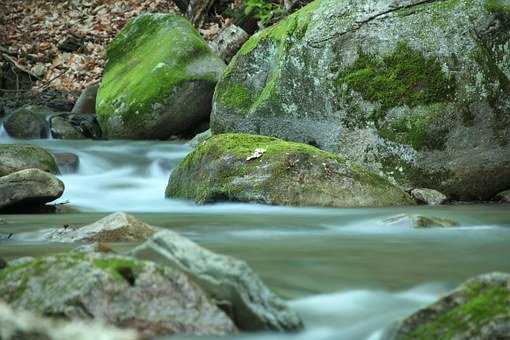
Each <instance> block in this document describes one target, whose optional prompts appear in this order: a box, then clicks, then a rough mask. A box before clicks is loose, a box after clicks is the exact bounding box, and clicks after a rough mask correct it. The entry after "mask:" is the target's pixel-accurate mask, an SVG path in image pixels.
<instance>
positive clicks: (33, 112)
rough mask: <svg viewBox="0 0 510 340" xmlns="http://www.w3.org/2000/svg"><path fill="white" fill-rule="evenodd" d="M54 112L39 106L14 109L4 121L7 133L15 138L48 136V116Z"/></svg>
mask: <svg viewBox="0 0 510 340" xmlns="http://www.w3.org/2000/svg"><path fill="white" fill-rule="evenodd" d="M51 113H52V112H51V111H49V110H47V109H45V108H43V107H39V106H24V107H22V108H20V109H18V110H16V111H14V112H13V113H12V114H11V115H10V116H9V117H7V119H6V120H5V121H4V128H5V131H6V132H7V134H9V136H11V137H13V138H20V139H38V138H47V137H48V131H49V125H48V122H47V121H46V116H48V115H50V114H51Z"/></svg>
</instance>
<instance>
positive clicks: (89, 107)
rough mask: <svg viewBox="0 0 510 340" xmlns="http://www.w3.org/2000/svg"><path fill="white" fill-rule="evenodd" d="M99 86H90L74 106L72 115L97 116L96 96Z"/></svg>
mask: <svg viewBox="0 0 510 340" xmlns="http://www.w3.org/2000/svg"><path fill="white" fill-rule="evenodd" d="M98 88H99V84H94V85H90V86H88V87H87V88H86V89H85V90H84V91H83V92H82V93H81V95H80V97H79V98H78V100H77V101H76V104H74V107H73V110H72V111H71V112H72V113H79V114H95V113H96V96H97V90H98Z"/></svg>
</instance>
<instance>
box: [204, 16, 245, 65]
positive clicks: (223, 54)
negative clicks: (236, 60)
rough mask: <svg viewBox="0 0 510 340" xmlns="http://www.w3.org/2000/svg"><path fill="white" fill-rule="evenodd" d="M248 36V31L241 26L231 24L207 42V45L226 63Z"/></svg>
mask: <svg viewBox="0 0 510 340" xmlns="http://www.w3.org/2000/svg"><path fill="white" fill-rule="evenodd" d="M249 37H250V36H249V35H248V33H246V32H245V31H244V30H243V29H242V28H241V27H238V26H236V25H231V26H228V27H226V28H224V29H222V30H221V31H220V32H219V33H218V35H217V36H216V37H215V38H214V39H213V40H212V41H211V42H209V46H210V47H211V49H212V50H213V51H214V52H215V53H216V54H217V55H218V56H219V57H220V58H221V59H223V60H224V61H225V62H227V63H228V62H230V60H231V59H232V57H233V56H234V55H235V54H236V53H237V51H238V50H239V49H240V48H241V46H242V45H243V44H244V43H245V42H246V40H248V38H249Z"/></svg>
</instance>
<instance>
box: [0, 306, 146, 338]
mask: <svg viewBox="0 0 510 340" xmlns="http://www.w3.org/2000/svg"><path fill="white" fill-rule="evenodd" d="M0 339H2V340H20V339H24V340H56V339H73V340H89V339H101V340H137V339H139V337H138V336H137V334H136V332H134V331H131V330H120V329H117V328H114V327H109V326H105V325H103V324H100V323H96V322H94V323H90V322H89V323H85V322H80V321H71V322H70V321H63V320H60V321H58V320H51V319H49V318H43V317H40V316H36V315H34V314H33V313H30V312H27V311H19V310H16V311H15V310H13V309H12V308H11V307H9V306H8V305H6V304H5V303H3V302H1V301H0Z"/></svg>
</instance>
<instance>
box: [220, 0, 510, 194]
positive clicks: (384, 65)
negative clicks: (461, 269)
mask: <svg viewBox="0 0 510 340" xmlns="http://www.w3.org/2000/svg"><path fill="white" fill-rule="evenodd" d="M508 7H509V6H508V1H504V0H432V1H411V0H405V1H398V2H397V3H395V2H391V1H384V0H376V1H367V0H363V1H343V0H315V1H314V2H312V3H310V4H308V5H307V6H305V7H303V8H302V9H301V10H299V11H297V12H295V13H294V14H292V15H290V16H289V17H287V18H286V19H284V20H283V21H281V22H280V23H279V24H277V25H275V26H272V27H269V28H267V29H265V30H263V31H261V32H259V33H257V34H255V35H254V36H252V37H251V38H250V39H249V40H248V41H247V42H246V43H245V44H244V45H243V47H242V48H241V49H240V51H239V52H238V53H237V55H236V56H235V57H234V59H233V60H232V62H231V63H230V64H229V65H228V67H227V69H226V70H225V73H224V74H223V76H222V79H221V80H220V81H219V82H218V85H217V89H216V92H215V96H214V102H213V112H212V115H211V129H212V132H213V134H219V133H225V132H245V133H256V134H262V135H268V136H274V137H279V138H283V139H286V140H291V141H296V142H302V143H308V144H312V145H315V146H318V147H319V148H321V149H323V150H326V151H330V152H334V153H338V154H341V155H343V156H345V157H347V158H348V159H350V160H353V161H357V162H360V163H362V164H365V165H366V166H367V167H369V168H370V169H371V170H373V171H376V172H377V173H381V174H384V175H385V176H386V177H387V178H389V179H390V180H392V181H393V182H394V183H397V184H399V185H400V186H401V187H403V188H404V189H406V190H410V189H413V188H430V189H435V190H438V191H440V192H442V193H444V194H445V195H447V196H448V197H449V198H452V199H463V200H471V199H490V198H492V197H494V195H495V194H497V193H498V192H499V191H501V190H503V189H506V188H508V187H509V186H510V80H509V77H510V14H509V13H510V12H509V11H508Z"/></svg>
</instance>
